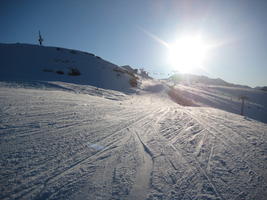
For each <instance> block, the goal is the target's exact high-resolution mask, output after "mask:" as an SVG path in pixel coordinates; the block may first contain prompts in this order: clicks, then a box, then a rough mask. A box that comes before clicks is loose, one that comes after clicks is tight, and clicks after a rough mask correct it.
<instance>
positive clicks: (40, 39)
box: [38, 31, 44, 46]
mask: <svg viewBox="0 0 267 200" xmlns="http://www.w3.org/2000/svg"><path fill="white" fill-rule="evenodd" d="M38 41H39V44H40V46H42V45H43V41H44V39H43V38H42V35H41V32H40V31H39V39H38Z"/></svg>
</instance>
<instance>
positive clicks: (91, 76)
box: [0, 44, 136, 92]
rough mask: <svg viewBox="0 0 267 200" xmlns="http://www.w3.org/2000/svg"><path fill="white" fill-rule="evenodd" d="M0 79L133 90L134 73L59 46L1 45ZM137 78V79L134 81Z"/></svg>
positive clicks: (95, 57) (85, 53)
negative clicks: (67, 83) (60, 82)
mask: <svg viewBox="0 0 267 200" xmlns="http://www.w3.org/2000/svg"><path fill="white" fill-rule="evenodd" d="M0 56H1V59H0V69H1V73H0V80H2V81H3V80H4V81H10V80H13V81H21V80H22V81H23V80H26V81H29V80H38V81H40V80H41V81H63V82H69V83H76V84H84V85H92V86H96V87H100V88H106V89H113V90H119V91H124V92H131V91H133V90H132V85H131V84H130V82H131V81H133V80H132V79H135V77H134V76H133V74H132V73H125V71H126V70H125V69H122V68H120V67H119V66H117V65H115V64H112V63H110V62H108V61H105V60H103V59H102V58H100V57H98V56H95V55H93V54H90V53H87V52H82V51H76V50H71V49H65V48H58V47H44V46H37V45H29V44H0ZM134 81H136V80H134Z"/></svg>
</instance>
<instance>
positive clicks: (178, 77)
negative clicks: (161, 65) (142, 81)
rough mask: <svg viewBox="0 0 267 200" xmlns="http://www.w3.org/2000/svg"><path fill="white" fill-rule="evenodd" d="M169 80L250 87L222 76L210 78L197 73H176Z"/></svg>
mask: <svg viewBox="0 0 267 200" xmlns="http://www.w3.org/2000/svg"><path fill="white" fill-rule="evenodd" d="M168 80H170V81H173V82H175V83H183V84H205V85H221V86H235V87H242V88H250V87H248V86H245V85H238V84H233V83H228V82H226V81H224V80H222V79H220V78H209V77H207V76H200V75H195V74H174V75H172V76H170V77H169V78H168Z"/></svg>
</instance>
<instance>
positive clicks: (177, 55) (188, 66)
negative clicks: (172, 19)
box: [169, 36, 208, 73]
mask: <svg viewBox="0 0 267 200" xmlns="http://www.w3.org/2000/svg"><path fill="white" fill-rule="evenodd" d="M207 51H208V46H207V44H206V43H205V42H204V41H203V39H202V38H201V37H199V36H186V37H182V38H180V39H178V40H177V41H176V42H175V43H173V44H169V62H170V64H171V65H172V67H174V68H175V69H177V70H178V71H179V72H181V73H190V72H193V71H194V70H196V69H197V68H201V67H202V66H203V62H204V60H205V58H206V55H207Z"/></svg>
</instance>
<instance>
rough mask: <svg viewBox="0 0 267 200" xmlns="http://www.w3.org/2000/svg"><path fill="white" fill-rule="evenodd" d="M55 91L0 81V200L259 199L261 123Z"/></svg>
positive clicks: (156, 92)
mask: <svg viewBox="0 0 267 200" xmlns="http://www.w3.org/2000/svg"><path fill="white" fill-rule="evenodd" d="M65 84H66V83H61V82H54V83H45V84H44V83H38V84H36V85H34V84H26V85H25V84H24V83H23V84H18V83H9V82H8V83H6V82H2V83H1V84H0V105H1V106H0V109H1V112H0V120H1V121H0V149H1V154H0V185H1V192H0V199H4V200H7V199H27V200H28V199H81V200H84V199H148V200H152V199H170V200H171V199H184V200H187V199H188V200H189V199H209V200H219V199H222V200H223V199H224V200H228V199H233V200H234V199H235V200H239V199H240V200H243V199H245V200H251V199H257V200H264V199H266V196H267V185H266V183H267V174H266V172H267V171H266V166H267V163H266V162H267V145H266V141H267V125H266V124H264V123H260V122H257V121H254V120H251V119H248V118H244V117H242V116H240V115H236V114H231V113H229V112H225V111H222V110H218V109H214V108H202V107H183V106H179V105H177V104H176V103H174V102H173V101H171V100H170V99H168V98H166V97H167V95H166V93H165V89H166V88H165V86H162V85H160V82H157V83H155V84H154V85H153V83H152V82H147V83H144V84H143V86H142V90H140V91H139V94H138V95H123V94H122V93H121V95H120V93H119V92H115V91H112V90H104V89H101V90H100V91H99V90H97V89H96V88H95V87H88V88H87V90H86V92H85V93H76V92H74V91H83V90H84V89H85V88H84V87H85V86H80V87H81V88H80V89H78V88H79V85H75V84H70V85H69V87H67V86H66V85H65ZM67 85H68V84H67ZM70 86H71V87H72V88H74V87H76V89H75V90H74V91H72V90H68V88H70ZM66 88H67V89H66ZM90 88H91V89H90ZM101 94H102V95H101ZM109 97H112V98H109Z"/></svg>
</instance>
